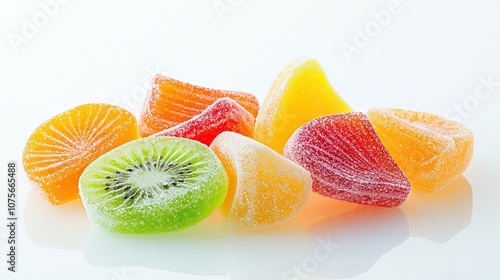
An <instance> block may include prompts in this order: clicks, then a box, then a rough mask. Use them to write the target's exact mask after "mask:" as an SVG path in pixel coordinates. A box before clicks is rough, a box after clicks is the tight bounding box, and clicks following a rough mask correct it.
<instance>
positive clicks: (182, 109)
mask: <svg viewBox="0 0 500 280" xmlns="http://www.w3.org/2000/svg"><path fill="white" fill-rule="evenodd" d="M223 97H229V98H231V99H233V100H234V101H236V102H238V104H240V105H241V106H242V107H243V108H245V109H246V110H247V111H248V112H250V113H251V114H252V115H253V116H254V117H256V116H257V112H258V111H259V101H258V100H257V98H256V97H255V96H254V95H252V94H250V93H246V92H241V91H232V90H220V89H211V88H206V87H201V86H197V85H193V84H189V83H186V82H182V81H178V80H175V79H172V78H170V77H168V76H165V75H163V74H159V73H158V74H156V75H155V76H154V77H153V81H152V85H151V89H150V91H149V95H148V97H147V99H146V102H145V104H144V107H143V109H142V112H141V116H140V118H139V129H140V132H141V135H142V136H143V137H146V136H149V135H151V134H154V133H157V132H160V131H162V130H165V129H167V128H170V127H173V126H175V125H177V124H180V123H182V122H185V121H187V120H189V119H191V118H192V117H194V116H196V115H199V114H200V113H201V112H202V111H203V110H205V109H206V108H207V107H208V106H210V105H211V104H213V103H214V102H215V101H216V100H217V99H219V98H223Z"/></svg>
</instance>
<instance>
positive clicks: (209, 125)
mask: <svg viewBox="0 0 500 280" xmlns="http://www.w3.org/2000/svg"><path fill="white" fill-rule="evenodd" d="M254 124H255V118H254V117H253V116H252V114H250V113H249V112H248V111H247V110H245V108H243V107H241V106H240V105H239V104H238V103H236V101H234V100H232V99H230V98H227V97H226V98H221V99H219V100H217V101H215V102H214V103H213V104H212V105H210V106H209V107H208V108H207V109H205V110H204V111H203V112H201V114H199V115H197V116H195V117H193V118H192V119H190V120H188V121H185V122H183V123H180V124H178V125H176V126H173V127H171V128H167V129H165V130H163V131H160V132H158V133H155V134H153V135H152V136H154V137H159V136H174V137H182V138H188V139H193V140H196V141H199V142H201V143H203V144H205V145H207V146H209V145H210V144H211V143H212V141H213V140H214V138H215V137H216V136H217V135H219V134H220V133H221V132H223V131H233V132H236V133H239V134H242V135H245V136H248V137H252V136H253V128H254Z"/></svg>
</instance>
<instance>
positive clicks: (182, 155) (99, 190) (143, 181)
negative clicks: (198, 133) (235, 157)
mask: <svg viewBox="0 0 500 280" xmlns="http://www.w3.org/2000/svg"><path fill="white" fill-rule="evenodd" d="M227 189H228V178H227V174H226V171H225V169H224V167H223V166H222V163H221V162H220V161H219V159H218V158H217V156H216V155H215V154H214V153H213V152H212V151H211V149H210V148H208V147H207V146H206V145H203V144H201V143H199V142H197V141H193V140H188V139H182V138H175V137H158V138H144V139H139V140H135V141H132V142H129V143H127V144H124V145H122V146H120V147H118V148H115V149H113V150H111V151H110V152H108V153H106V154H104V155H102V156H101V157H99V158H98V159H97V160H95V161H94V162H93V163H91V164H90V165H89V166H88V167H87V168H86V169H85V170H84V172H83V173H82V176H81V177H80V181H79V190H80V196H81V197H82V201H83V204H84V206H85V209H86V211H87V213H88V215H89V217H90V219H91V221H92V222H93V223H94V224H97V225H98V226H100V227H101V228H103V229H105V230H107V231H110V232H120V233H155V232H163V231H175V230H180V229H183V228H186V227H188V226H191V225H193V224H195V223H197V222H199V221H201V220H203V219H204V218H206V217H207V216H209V215H210V214H211V213H212V212H213V211H214V210H215V209H217V208H218V207H219V206H220V205H221V204H222V202H223V200H224V198H225V196H226V194H227Z"/></svg>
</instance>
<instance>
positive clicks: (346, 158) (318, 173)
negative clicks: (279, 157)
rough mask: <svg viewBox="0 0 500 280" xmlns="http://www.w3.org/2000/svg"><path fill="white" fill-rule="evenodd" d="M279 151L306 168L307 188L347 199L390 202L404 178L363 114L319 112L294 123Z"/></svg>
mask: <svg viewBox="0 0 500 280" xmlns="http://www.w3.org/2000/svg"><path fill="white" fill-rule="evenodd" d="M284 155H285V156H286V157H287V158H289V159H291V160H292V161H295V162H297V163H298V164H299V165H301V166H303V167H304V168H305V169H307V170H309V172H311V176H312V178H313V191H315V192H317V193H319V194H321V195H324V196H327V197H331V198H334V199H339V200H346V201H349V202H354V203H359V204H367V205H377V206H386V207H394V206H399V205H400V204H402V203H403V202H404V201H405V200H406V198H407V197H408V193H409V192H410V183H409V182H408V179H407V178H406V176H405V175H404V174H403V172H402V171H401V169H399V167H398V165H397V164H396V162H394V160H393V159H392V158H391V156H390V155H389V153H388V152H387V150H386V149H385V148H384V146H383V145H382V142H380V139H379V138H378V136H377V134H376V133H375V130H374V129H373V127H372V125H371V124H370V122H369V121H368V118H367V117H366V115H365V114H363V113H359V112H352V113H343V114H336V115H330V116H325V117H321V118H318V119H315V120H313V121H311V122H309V123H307V124H305V125H303V126H302V127H300V128H299V129H298V130H297V131H296V132H295V133H294V134H293V135H292V136H291V137H290V139H289V140H288V142H287V143H286V145H285V148H284Z"/></svg>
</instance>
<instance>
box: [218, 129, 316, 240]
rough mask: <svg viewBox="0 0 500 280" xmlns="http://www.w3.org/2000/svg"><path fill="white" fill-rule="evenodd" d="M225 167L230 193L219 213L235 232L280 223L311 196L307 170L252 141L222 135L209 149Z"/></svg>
mask: <svg viewBox="0 0 500 280" xmlns="http://www.w3.org/2000/svg"><path fill="white" fill-rule="evenodd" d="M210 147H211V148H212V149H213V151H214V152H215V154H216V155H217V156H218V157H219V159H220V160H221V162H222V164H223V165H224V167H225V168H226V171H227V175H228V177H229V190H228V194H227V197H226V199H225V200H224V202H223V204H222V206H221V208H220V210H221V212H222V214H223V215H224V216H225V218H226V221H227V223H228V225H229V226H230V227H231V228H234V229H236V230H243V231H248V230H261V229H265V228H270V227H273V226H275V225H277V224H280V223H283V222H285V221H287V220H289V219H291V218H292V217H294V216H295V215H296V214H297V212H298V211H299V210H300V209H301V208H302V206H303V205H304V204H305V203H306V201H307V200H308V198H309V195H310V193H311V184H312V180H311V176H310V174H309V172H308V171H307V170H305V169H304V168H302V167H300V166H299V165H297V164H296V163H294V162H292V161H290V160H288V159H287V158H285V157H283V156H282V155H280V154H278V153H276V152H275V151H273V150H272V149H270V148H269V147H267V146H265V145H263V144H262V143H259V142H257V141H255V140H253V139H250V138H248V137H245V136H242V135H240V134H237V133H234V132H222V133H221V134H219V136H217V137H216V138H215V139H214V141H213V142H212V145H211V146H210Z"/></svg>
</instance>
